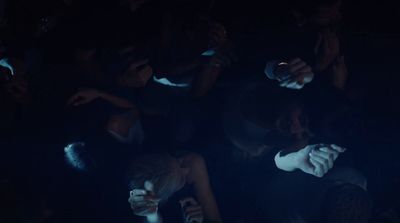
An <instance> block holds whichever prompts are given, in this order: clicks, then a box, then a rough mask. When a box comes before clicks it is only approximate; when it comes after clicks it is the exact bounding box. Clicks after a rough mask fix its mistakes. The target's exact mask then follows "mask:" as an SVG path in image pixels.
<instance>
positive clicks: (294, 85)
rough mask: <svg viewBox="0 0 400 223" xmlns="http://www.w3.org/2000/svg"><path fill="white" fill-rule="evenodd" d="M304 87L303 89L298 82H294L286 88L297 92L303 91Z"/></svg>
mask: <svg viewBox="0 0 400 223" xmlns="http://www.w3.org/2000/svg"><path fill="white" fill-rule="evenodd" d="M302 87H303V85H301V84H299V83H297V81H296V80H292V81H290V82H289V83H288V84H287V85H286V88H289V89H296V90H298V89H301V88H302Z"/></svg>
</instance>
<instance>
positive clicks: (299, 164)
mask: <svg viewBox="0 0 400 223" xmlns="http://www.w3.org/2000/svg"><path fill="white" fill-rule="evenodd" d="M344 151H345V149H344V148H342V147H340V146H337V145H335V144H330V145H327V144H316V145H308V146H306V147H304V148H303V149H301V150H299V151H297V152H293V153H289V154H287V155H285V156H281V153H278V154H277V155H276V156H275V164H276V166H277V167H278V168H279V169H282V170H285V171H294V170H296V169H300V170H301V171H303V172H305V173H308V174H311V175H314V176H316V177H323V176H324V175H325V174H326V173H328V171H329V170H330V169H331V168H332V167H333V166H334V162H335V160H336V159H337V158H338V156H339V155H340V154H341V153H343V152H344Z"/></svg>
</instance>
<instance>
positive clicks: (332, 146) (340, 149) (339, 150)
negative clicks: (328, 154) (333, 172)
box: [330, 144, 346, 153]
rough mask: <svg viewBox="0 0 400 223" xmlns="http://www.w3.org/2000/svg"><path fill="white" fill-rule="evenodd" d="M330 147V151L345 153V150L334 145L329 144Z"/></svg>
mask: <svg viewBox="0 0 400 223" xmlns="http://www.w3.org/2000/svg"><path fill="white" fill-rule="evenodd" d="M330 146H331V148H332V149H334V150H336V151H338V152H339V153H344V152H345V151H346V148H343V147H340V146H338V145H336V144H331V145H330Z"/></svg>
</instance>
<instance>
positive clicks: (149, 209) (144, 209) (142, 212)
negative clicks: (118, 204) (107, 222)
mask: <svg viewBox="0 0 400 223" xmlns="http://www.w3.org/2000/svg"><path fill="white" fill-rule="evenodd" d="M132 210H133V213H135V214H136V215H139V216H146V215H148V214H151V213H155V212H157V210H158V206H157V205H152V206H146V205H144V206H140V207H136V208H133V209H132Z"/></svg>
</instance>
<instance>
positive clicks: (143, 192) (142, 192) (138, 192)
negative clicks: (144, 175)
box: [129, 189, 147, 196]
mask: <svg viewBox="0 0 400 223" xmlns="http://www.w3.org/2000/svg"><path fill="white" fill-rule="evenodd" d="M146 194H147V192H146V190H143V189H133V190H131V191H130V192H129V195H130V196H137V195H146Z"/></svg>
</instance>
